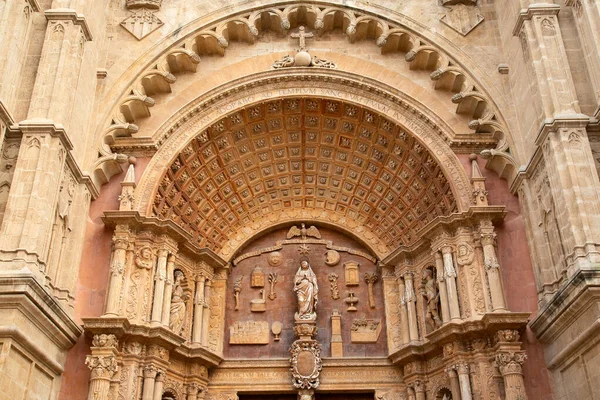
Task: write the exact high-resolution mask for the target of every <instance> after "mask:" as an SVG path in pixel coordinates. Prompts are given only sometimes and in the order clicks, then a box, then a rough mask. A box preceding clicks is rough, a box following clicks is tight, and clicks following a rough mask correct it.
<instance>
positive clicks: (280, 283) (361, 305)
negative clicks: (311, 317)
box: [224, 224, 387, 358]
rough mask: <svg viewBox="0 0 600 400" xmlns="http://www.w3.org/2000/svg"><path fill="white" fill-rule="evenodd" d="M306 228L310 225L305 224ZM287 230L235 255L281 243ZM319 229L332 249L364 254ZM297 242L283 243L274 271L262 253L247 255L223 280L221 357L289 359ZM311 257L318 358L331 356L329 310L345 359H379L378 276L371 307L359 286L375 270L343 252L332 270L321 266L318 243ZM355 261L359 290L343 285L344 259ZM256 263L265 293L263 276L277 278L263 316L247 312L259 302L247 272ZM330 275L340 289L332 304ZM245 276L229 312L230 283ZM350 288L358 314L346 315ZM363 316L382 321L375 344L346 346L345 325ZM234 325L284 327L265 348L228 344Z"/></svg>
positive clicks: (383, 342) (382, 350)
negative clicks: (335, 315)
mask: <svg viewBox="0 0 600 400" xmlns="http://www.w3.org/2000/svg"><path fill="white" fill-rule="evenodd" d="M308 225H310V224H308ZM287 231H288V229H280V230H277V231H274V232H271V233H269V234H267V235H266V236H263V237H261V238H259V239H257V240H256V241H254V242H253V243H252V244H250V245H249V246H248V247H246V248H245V249H243V250H242V251H240V253H239V254H245V253H248V252H252V251H255V250H258V249H261V248H266V247H271V246H273V245H274V244H275V242H276V241H281V240H284V239H285V237H286V234H287ZM319 231H320V232H321V235H322V237H323V239H326V240H331V241H332V242H333V244H334V245H336V246H343V247H349V248H352V249H357V250H361V251H363V252H367V250H366V249H365V248H364V247H363V246H361V245H360V244H358V243H357V242H356V241H355V240H353V239H351V238H349V237H347V236H345V235H343V234H341V233H339V232H334V231H331V230H328V229H325V228H320V229H319ZM298 246H299V245H298V244H289V245H284V246H283V249H282V250H280V252H281V253H282V255H283V263H282V265H280V266H277V267H271V266H269V264H268V262H267V254H266V253H265V254H262V255H260V256H257V257H251V258H248V259H245V260H243V261H241V262H240V263H239V264H238V265H237V266H236V267H234V268H233V272H232V274H231V276H230V277H229V280H228V287H227V308H226V318H225V320H226V323H225V327H226V329H225V346H224V354H225V357H226V358H262V357H274V358H281V357H289V352H288V351H289V348H290V347H291V344H292V342H293V341H294V340H295V339H296V338H295V336H294V331H293V326H294V313H295V312H296V311H297V299H296V295H295V293H294V292H293V285H294V276H295V275H296V271H297V270H298V268H299V266H300V260H301V257H302V256H301V254H300V252H299V251H298ZM308 246H309V248H310V250H311V251H310V254H309V255H308V257H309V260H310V264H311V268H312V269H313V271H314V272H315V274H316V275H317V281H318V285H319V302H318V305H317V326H318V328H319V332H318V334H317V340H318V341H319V342H320V343H321V345H322V346H323V352H322V356H324V357H329V356H331V348H330V347H331V346H330V342H331V312H332V310H333V309H337V310H338V311H339V312H340V314H341V315H342V340H343V351H344V356H345V357H371V356H375V357H384V356H386V349H387V339H386V334H385V332H386V327H385V312H384V304H383V287H382V282H381V278H380V279H379V280H378V281H377V282H376V283H375V286H374V295H375V308H374V309H371V308H370V307H369V301H368V289H367V284H366V283H365V282H364V275H365V272H369V273H373V272H375V271H376V266H375V264H374V263H372V262H371V261H369V260H367V259H365V258H362V257H360V256H357V255H352V254H349V253H347V252H340V256H341V260H340V262H339V263H338V264H337V265H336V266H333V267H330V266H327V265H326V264H325V251H326V246H325V245H320V244H309V245H308ZM351 260H352V261H356V262H358V263H359V264H360V268H359V273H360V278H361V281H360V284H359V285H358V286H352V287H346V286H345V279H344V263H345V262H347V261H351ZM256 265H260V266H261V268H262V270H263V273H264V274H265V290H267V293H268V282H267V279H266V278H267V277H268V275H269V273H271V272H276V273H277V275H278V278H277V284H276V285H275V293H276V294H277V298H276V299H275V300H269V299H268V298H267V311H266V312H264V313H253V312H251V311H250V300H252V299H256V298H259V291H260V289H258V288H251V287H250V274H251V273H252V270H253V269H254V267H255V266H256ZM331 272H335V273H336V274H337V275H338V276H339V278H338V289H339V291H340V299H338V300H333V299H332V298H331V289H330V283H329V280H328V274H329V273H331ZM242 275H243V276H244V278H243V281H242V291H241V293H240V296H239V310H238V311H235V310H234V307H235V305H234V298H233V283H234V282H235V281H236V280H237V279H238V277H240V276H242ZM348 290H352V291H354V293H355V296H356V297H357V298H358V299H359V302H358V304H357V308H358V311H356V312H347V311H346V309H347V306H346V304H345V303H344V298H345V297H346V296H347V291H348ZM363 314H364V315H365V316H366V317H367V318H374V319H380V320H381V321H382V330H381V334H380V335H379V340H378V341H377V343H367V344H352V343H350V327H351V325H352V320H353V319H356V318H358V317H359V316H361V315H363ZM236 321H268V322H269V326H271V324H272V323H273V322H274V321H280V322H282V323H283V330H282V332H281V340H280V341H279V342H274V341H273V340H272V338H273V335H271V342H270V344H268V345H229V326H231V325H232V324H233V323H234V322H236Z"/></svg>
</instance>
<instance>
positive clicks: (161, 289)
mask: <svg viewBox="0 0 600 400" xmlns="http://www.w3.org/2000/svg"><path fill="white" fill-rule="evenodd" d="M168 254H169V251H168V250H166V249H161V250H159V251H158V262H157V263H156V273H155V274H154V299H153V302H152V318H151V319H150V322H153V323H162V311H163V297H164V294H165V280H166V278H167V256H168Z"/></svg>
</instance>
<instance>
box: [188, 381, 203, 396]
mask: <svg viewBox="0 0 600 400" xmlns="http://www.w3.org/2000/svg"><path fill="white" fill-rule="evenodd" d="M185 390H186V393H187V394H189V395H191V396H196V395H197V394H198V392H199V391H200V386H199V385H198V384H197V383H196V382H192V383H188V384H187V386H186V387H185Z"/></svg>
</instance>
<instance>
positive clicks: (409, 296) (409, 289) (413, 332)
mask: <svg viewBox="0 0 600 400" xmlns="http://www.w3.org/2000/svg"><path fill="white" fill-rule="evenodd" d="M404 283H405V286H406V294H405V295H404V297H405V300H406V305H407V312H408V332H409V336H410V340H411V341H413V340H419V329H418V326H417V308H416V305H415V301H416V300H417V296H415V289H414V285H413V274H412V272H407V273H405V274H404Z"/></svg>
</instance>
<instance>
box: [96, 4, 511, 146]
mask: <svg viewBox="0 0 600 400" xmlns="http://www.w3.org/2000/svg"><path fill="white" fill-rule="evenodd" d="M292 4H293V2H292V1H291V0H280V1H274V2H269V3H267V4H265V2H261V1H258V0H247V1H244V2H242V3H241V4H238V7H239V9H238V11H236V12H231V10H228V9H219V10H216V11H214V12H213V13H211V14H209V15H207V16H205V17H201V18H198V19H196V20H193V21H191V22H189V23H188V24H186V25H184V26H183V27H181V28H180V29H177V30H176V32H173V33H171V34H169V35H167V36H166V37H165V38H163V39H161V41H159V42H158V43H157V44H155V45H153V46H152V47H151V48H150V49H149V50H148V51H147V52H146V53H144V54H143V55H142V56H141V57H140V58H139V59H138V60H136V61H135V62H134V63H133V64H132V65H131V66H129V67H128V68H127V70H124V71H123V72H124V73H123V75H122V77H120V78H119V79H118V80H117V81H116V82H115V83H114V85H113V86H112V88H111V89H110V90H109V91H108V92H107V95H106V98H109V99H115V100H114V102H110V103H109V105H108V107H107V108H105V109H104V110H102V117H101V119H100V124H99V125H98V131H97V132H96V139H97V140H99V141H101V142H103V141H104V137H103V134H104V133H105V130H106V129H107V128H106V125H105V123H106V122H107V121H110V120H111V119H112V118H113V117H114V116H113V112H114V110H115V108H118V104H119V102H121V101H122V96H124V94H125V93H127V92H130V91H131V89H132V86H133V85H134V83H135V82H136V81H137V80H139V78H140V76H142V75H144V74H148V73H151V71H150V69H152V68H154V70H153V71H154V72H152V73H158V74H162V75H164V76H167V75H171V74H167V72H168V71H162V70H160V71H159V70H155V69H156V67H153V66H154V65H156V63H157V62H158V61H159V60H160V59H161V57H163V56H165V54H168V53H169V52H172V51H174V50H177V46H180V45H182V44H183V43H184V42H185V41H186V40H187V39H189V37H191V36H192V35H193V34H194V33H195V32H198V31H201V30H202V29H205V28H206V27H207V26H209V25H211V24H215V23H217V24H218V23H221V24H222V23H224V21H226V19H227V18H231V17H234V16H239V15H242V14H244V13H248V12H256V11H259V10H261V9H266V8H269V7H271V8H273V7H275V8H277V7H279V8H283V7H288V6H290V5H292ZM314 4H315V5H317V6H322V7H328V6H331V7H341V6H344V7H347V5H346V4H345V2H343V1H342V0H327V1H319V2H315V3H314ZM350 11H353V12H355V13H357V12H359V11H360V12H363V13H366V14H368V15H371V16H376V17H378V18H381V19H382V20H385V21H387V22H389V23H391V24H396V25H398V26H401V27H402V28H403V29H406V30H407V31H408V32H411V33H412V34H414V35H415V36H416V37H418V38H422V39H423V40H425V41H426V42H428V43H424V44H423V45H422V46H421V48H422V49H429V48H431V49H434V50H435V51H436V52H438V53H440V54H442V56H443V57H445V58H447V59H449V60H451V62H452V63H453V64H455V65H456V66H458V67H460V69H461V73H463V74H465V75H467V77H468V79H469V81H472V82H473V84H475V86H476V87H477V89H476V92H469V93H470V94H473V93H477V92H480V94H483V95H484V97H486V98H487V100H486V101H490V102H491V104H492V106H493V108H494V109H495V113H496V117H497V118H498V122H499V123H498V122H490V121H487V122H482V120H478V121H472V122H476V123H486V124H490V126H491V125H493V126H494V127H496V128H497V127H500V126H503V127H504V128H501V129H503V130H504V132H503V135H504V138H503V139H500V142H501V143H502V145H501V144H500V142H499V145H498V147H497V148H498V149H500V147H502V146H505V145H508V146H510V147H511V148H514V149H515V151H518V149H516V148H515V147H514V146H513V145H514V141H513V139H512V138H511V136H510V131H509V129H508V127H507V126H508V125H507V123H506V120H505V117H504V116H503V111H502V110H507V109H508V105H507V102H506V101H505V100H504V98H503V95H502V93H501V92H500V91H499V90H498V89H497V88H496V86H495V84H494V83H493V82H492V81H491V80H490V79H489V77H488V76H487V75H486V74H485V73H484V72H483V71H481V70H480V68H479V67H478V64H477V62H476V61H475V60H474V59H472V58H470V57H469V56H467V55H466V54H465V53H464V52H463V51H462V50H461V48H460V47H459V46H456V45H455V44H454V43H453V42H452V41H451V40H450V39H448V38H445V37H443V36H440V35H436V34H435V33H431V32H430V31H429V29H428V28H427V27H426V26H424V25H422V24H419V23H418V22H417V21H415V20H413V19H411V18H409V17H406V16H405V15H403V14H401V13H398V12H396V11H393V10H389V9H383V8H382V7H380V6H377V5H368V6H365V7H362V8H361V9H360V10H358V9H352V8H350ZM384 13H385V14H386V16H385V17H384V16H383V15H384ZM361 18H363V17H362V16H361V17H360V18H359V19H361ZM238 22H239V21H238ZM391 31H395V29H392V30H391ZM391 31H390V32H391ZM350 45H351V44H350ZM378 45H379V43H378ZM179 50H181V49H179ZM450 54H452V56H450ZM198 60H199V59H198ZM198 62H199V61H198ZM454 69H456V68H454V67H450V68H448V69H447V71H450V70H454ZM134 71H137V72H134ZM171 76H172V75H171ZM173 79H175V77H174V76H173ZM432 79H433V78H432ZM453 101H454V99H453ZM152 104H154V103H153V100H152ZM132 126H133V127H135V125H133V124H124V125H116V126H114V127H111V128H109V129H130V127H132ZM469 128H470V129H473V128H471V127H470V126H469ZM132 129H136V130H137V127H135V128H132ZM101 136H102V137H101ZM101 146H102V145H101ZM492 151H494V150H492Z"/></svg>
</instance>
